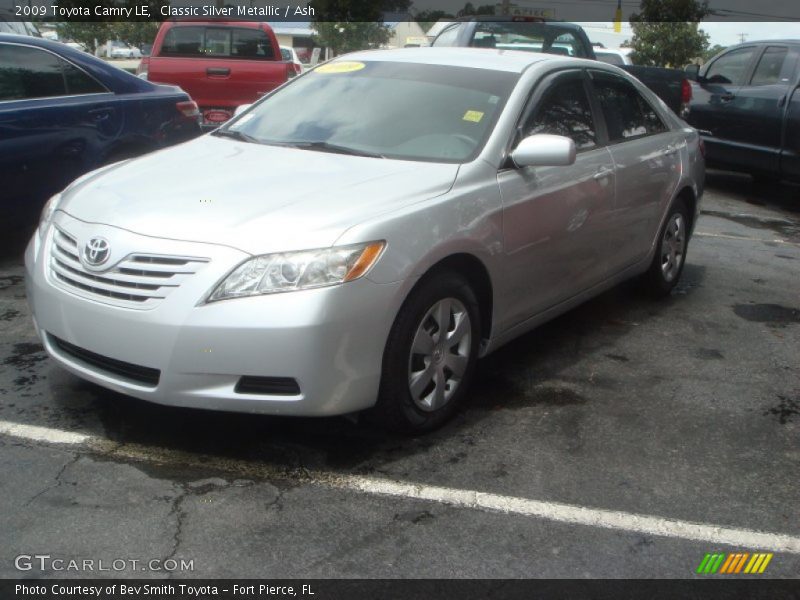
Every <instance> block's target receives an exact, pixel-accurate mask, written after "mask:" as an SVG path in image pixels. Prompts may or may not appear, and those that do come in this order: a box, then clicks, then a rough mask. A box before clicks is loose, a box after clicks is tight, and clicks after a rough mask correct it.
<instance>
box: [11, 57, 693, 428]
mask: <svg viewBox="0 0 800 600" xmlns="http://www.w3.org/2000/svg"><path fill="white" fill-rule="evenodd" d="M703 176H704V161H703V155H702V147H701V145H700V140H699V136H698V134H697V133H696V132H695V131H694V130H693V129H692V128H690V127H688V126H687V125H686V124H685V123H684V122H683V121H681V120H679V119H678V118H677V117H676V116H675V115H674V114H672V113H671V112H670V111H669V109H667V108H666V107H665V106H664V104H663V103H662V102H661V101H660V100H659V99H658V98H657V97H656V96H655V95H653V94H652V93H651V92H649V91H648V90H647V89H646V88H644V87H643V86H642V85H641V84H640V83H638V82H637V81H636V80H635V79H633V78H631V77H630V76H628V75H626V74H625V73H624V72H622V71H621V70H619V69H617V68H616V67H613V66H610V65H604V64H602V63H598V62H595V61H586V60H580V59H572V58H565V57H558V56H551V55H541V54H532V53H525V52H509V51H496V50H485V51H476V50H475V49H469V48H465V49H460V48H415V49H407V50H388V51H372V52H362V53H355V54H351V55H348V56H345V57H342V58H340V59H336V60H334V61H332V62H329V63H326V64H324V65H321V66H320V67H317V68H316V69H314V70H312V71H309V72H307V73H305V74H303V75H301V76H299V77H297V78H296V79H294V80H293V81H292V82H291V83H289V84H287V85H285V86H283V87H281V88H279V89H278V90H276V91H275V92H273V93H272V94H270V95H269V96H267V97H265V98H264V99H262V100H261V101H259V102H258V103H257V104H256V105H254V106H253V107H252V108H250V109H249V110H246V111H245V112H244V113H242V114H240V115H239V116H237V117H235V118H234V119H232V120H231V121H230V122H229V123H227V124H226V125H225V126H224V127H222V128H220V129H218V130H216V131H215V132H213V133H211V134H209V135H206V136H203V137H202V138H199V139H196V140H194V141H191V142H188V143H186V144H183V145H181V146H176V147H173V148H170V149H167V150H162V151H160V152H156V153H153V154H150V155H148V156H144V157H141V158H137V159H134V160H130V161H126V162H122V163H117V164H114V165H111V166H107V167H105V168H103V169H101V170H98V171H95V172H93V173H90V174H88V175H86V176H84V177H82V178H80V179H79V180H77V181H76V182H74V183H73V184H72V185H71V186H70V187H69V188H67V189H66V190H65V191H64V192H62V193H61V194H59V195H57V196H55V197H54V198H53V199H51V201H50V202H49V203H48V205H47V207H46V208H45V210H44V212H43V214H42V219H41V223H40V226H39V229H38V231H37V233H36V234H35V235H34V237H33V239H32V240H31V241H30V244H29V246H28V248H27V251H26V267H27V280H26V281H27V290H28V298H29V301H30V304H31V307H32V310H33V315H34V318H35V323H36V329H37V332H38V334H39V336H40V338H41V340H42V342H43V344H44V346H45V348H46V349H47V352H48V353H49V354H50V356H52V357H53V359H54V360H56V361H57V362H58V363H59V364H60V365H62V366H63V367H64V368H66V369H68V370H70V371H72V372H73V373H75V374H77V375H78V376H80V377H83V378H85V379H88V380H90V381H93V382H95V383H97V384H99V385H101V386H105V387H107V388H111V389H113V390H117V391H119V392H122V393H125V394H129V395H131V396H136V397H138V398H143V399H145V400H151V401H154V402H158V403H162V404H170V405H176V406H189V407H200V408H208V409H218V410H230V411H244V412H254V413H268V414H276V415H337V414H344V413H352V412H356V411H362V410H365V409H371V412H372V414H374V415H375V416H377V417H379V418H380V419H381V420H382V421H383V422H384V423H386V424H387V425H388V426H390V427H393V428H397V429H402V430H405V431H411V432H419V431H426V430H430V429H432V428H434V427H436V426H438V425H440V424H441V423H443V422H444V421H445V420H446V419H447V418H448V417H449V416H451V415H452V414H453V412H454V411H455V410H456V408H457V406H458V404H459V402H460V400H461V399H462V398H463V397H464V395H465V393H466V392H467V388H468V386H469V383H470V378H471V376H472V374H473V372H474V370H475V363H476V360H477V359H478V358H479V357H480V356H484V355H486V354H487V353H489V352H492V351H493V350H494V349H496V348H498V347H500V346H501V345H502V344H504V343H506V342H508V341H509V340H511V339H513V338H515V337H517V336H519V335H521V334H523V333H525V332H527V331H529V330H531V329H532V328H534V327H536V326H537V325H539V324H541V323H543V322H544V321H547V320H549V319H552V318H553V317H555V316H557V315H558V314H561V313H563V312H565V311H567V310H569V309H570V308H571V307H574V306H576V305H577V304H579V303H581V302H583V301H585V300H587V299H588V298H590V297H592V296H594V295H596V294H598V293H600V292H602V291H603V290H606V289H608V288H610V287H611V286H614V285H616V284H617V283H619V282H621V281H623V280H625V279H628V278H631V277H633V276H642V278H643V281H644V282H645V283H646V285H647V286H648V287H649V288H650V289H651V290H652V291H653V292H655V293H657V294H666V293H669V291H670V290H671V289H672V287H673V286H674V285H675V283H676V282H677V281H678V278H679V277H680V274H681V270H682V268H683V265H684V261H685V257H686V250H687V244H688V241H689V237H690V235H691V231H692V228H693V226H694V224H695V221H696V218H697V215H698V211H699V202H700V198H701V196H702V191H703Z"/></svg>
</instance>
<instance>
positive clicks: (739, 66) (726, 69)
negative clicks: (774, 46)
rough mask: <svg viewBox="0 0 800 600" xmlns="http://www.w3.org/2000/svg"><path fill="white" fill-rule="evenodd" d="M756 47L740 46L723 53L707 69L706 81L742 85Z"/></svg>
mask: <svg viewBox="0 0 800 600" xmlns="http://www.w3.org/2000/svg"><path fill="white" fill-rule="evenodd" d="M754 52H755V48H753V47H748V48H740V49H738V50H732V51H731V52H728V53H727V54H723V55H722V56H720V57H719V58H718V59H717V60H715V61H714V62H713V63H711V67H709V69H708V71H706V75H705V78H706V81H708V82H709V83H722V84H728V85H742V84H743V83H744V77H745V74H746V72H747V67H748V66H749V65H750V60H751V59H752V58H753V53H754Z"/></svg>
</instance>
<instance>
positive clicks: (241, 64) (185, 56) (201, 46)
mask: <svg viewBox="0 0 800 600" xmlns="http://www.w3.org/2000/svg"><path fill="white" fill-rule="evenodd" d="M137 74H139V75H140V76H141V75H142V74H146V75H145V76H146V78H147V79H148V80H149V81H152V82H154V83H167V84H171V85H177V86H179V87H181V88H182V89H183V90H184V91H185V92H187V93H188V94H189V95H190V96H191V97H192V99H193V100H194V101H195V102H197V105H198V106H199V107H200V112H201V113H202V115H203V124H204V125H206V126H217V125H219V124H220V123H223V122H225V121H227V120H228V119H229V118H231V117H232V116H233V112H234V111H235V110H236V107H237V106H239V105H241V104H252V103H253V102H255V101H256V100H258V98H259V97H260V96H262V95H264V94H266V93H267V92H271V91H272V90H274V89H275V88H276V87H278V86H279V85H281V84H282V83H284V82H286V80H287V79H288V78H289V77H290V76H292V75H294V71H293V66H292V65H291V63H288V62H286V61H284V60H283V57H282V56H281V50H280V46H279V45H278V40H277V38H276V37H275V34H274V33H273V31H272V28H271V27H270V26H269V25H268V24H267V23H256V22H250V21H220V20H213V21H166V22H165V23H162V24H161V27H160V28H159V30H158V34H157V35H156V39H155V42H154V44H153V50H152V53H151V55H150V57H149V58H145V59H142V62H141V64H140V65H139V69H138V70H137Z"/></svg>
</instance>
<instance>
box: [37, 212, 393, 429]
mask: <svg viewBox="0 0 800 600" xmlns="http://www.w3.org/2000/svg"><path fill="white" fill-rule="evenodd" d="M57 215H59V216H58V217H57V218H56V224H57V225H59V226H60V227H64V228H70V229H71V230H72V231H76V230H77V231H78V232H79V234H77V235H76V237H78V238H79V239H81V238H82V237H85V235H84V234H85V233H86V232H90V235H102V236H104V237H106V238H107V239H109V240H111V241H112V243H114V241H115V240H116V239H118V238H120V237H122V238H124V239H123V243H124V244H125V245H126V246H128V245H129V246H131V247H136V248H137V250H138V251H141V252H153V251H154V250H152V248H153V246H154V245H156V246H158V248H157V251H158V252H160V253H171V254H174V255H182V256H202V257H205V258H207V259H208V262H207V263H205V265H204V267H203V268H202V270H200V271H198V272H196V273H194V274H193V275H191V276H190V277H187V278H185V279H183V280H182V283H181V284H180V286H179V287H178V288H177V289H174V290H173V291H171V292H170V294H169V295H168V296H167V297H165V298H163V299H161V300H160V301H158V303H157V304H155V305H153V306H151V307H150V308H146V309H141V310H136V309H132V308H129V307H126V306H115V305H113V302H112V303H109V302H107V301H106V299H104V298H99V299H93V298H91V297H90V296H91V294H87V293H86V292H81V291H80V290H78V291H77V292H76V291H75V290H69V289H66V288H65V286H64V285H62V284H60V283H59V282H57V281H56V280H55V277H54V274H53V271H52V269H51V267H50V260H51V252H52V246H53V244H54V240H53V236H54V231H55V229H54V227H53V226H52V225H51V226H50V229H49V231H48V232H47V233H46V234H45V236H44V238H43V240H41V241H40V240H39V239H38V236H37V235H34V238H33V239H32V240H31V242H30V243H29V245H28V248H27V250H26V254H25V265H26V270H27V277H26V287H27V294H28V302H29V303H30V306H31V310H32V312H33V316H34V322H35V325H36V329H37V333H38V335H39V337H40V339H41V340H42V343H43V345H44V347H45V349H46V350H47V352H48V353H49V354H50V356H51V357H52V358H53V359H54V360H55V361H56V362H58V363H59V364H60V365H61V366H63V367H64V368H66V369H67V370H69V371H71V372H73V373H75V374H76V375H78V376H80V377H82V378H84V379H87V380H89V381H92V382H94V383H97V384H99V385H101V386H104V387H107V388H110V389H112V390H115V391H118V392H121V393H123V394H128V395H131V396H135V397H137V398H142V399H144V400H149V401H152V402H157V403H160V404H167V405H173V406H185V407H195V408H205V409H215V410H227V411H237V412H253V413H266V414H276V415H309V416H311V415H318V416H326V415H337V414H345V413H349V412H354V411H357V410H361V409H365V408H368V407H370V406H372V405H373V404H374V403H375V400H376V398H377V393H378V385H379V382H380V374H381V364H382V358H383V350H384V346H385V343H386V339H387V337H388V334H389V329H390V328H391V325H392V322H393V320H394V316H395V314H396V312H397V310H398V309H399V305H400V303H401V302H402V298H401V288H402V284H401V283H392V284H376V283H374V282H372V281H370V280H369V279H367V278H362V279H359V280H356V281H353V282H349V283H347V284H344V285H339V286H333V287H328V288H319V289H315V290H305V291H300V292H289V293H283V294H271V295H264V296H254V297H250V298H241V299H235V300H224V301H221V302H215V303H212V304H206V305H203V304H198V303H199V301H200V300H201V299H202V298H203V297H205V295H206V294H207V293H208V292H209V290H210V289H211V288H212V287H213V286H214V285H215V283H216V282H218V281H219V280H220V279H221V278H222V277H224V276H225V275H226V274H227V273H228V272H229V271H230V270H231V269H232V268H233V267H234V266H236V265H237V264H238V263H239V262H241V261H242V260H244V259H245V258H247V257H248V255H247V254H245V253H243V252H241V251H238V250H235V249H232V248H227V247H220V246H214V245H210V244H199V243H188V242H177V241H173V240H154V238H149V237H146V236H139V235H136V234H132V233H130V232H125V231H123V230H119V229H116V228H112V227H107V226H101V225H90V224H86V223H83V222H80V221H77V220H75V219H72V218H71V217H68V216H67V215H64V214H63V213H57ZM81 231H83V232H84V233H80V232H81ZM59 340H60V341H62V342H66V343H67V345H71V346H75V347H78V348H80V349H82V350H85V351H87V352H89V353H91V354H93V355H99V356H101V357H106V358H108V359H111V361H122V362H124V363H130V364H131V365H136V366H139V367H143V368H146V369H156V370H158V371H159V372H160V375H159V377H158V381H157V383H156V384H155V385H153V384H152V383H143V382H142V381H139V380H135V379H134V378H129V377H126V376H124V375H121V374H120V373H119V372H118V371H117V372H114V370H113V369H112V370H109V369H105V368H102V367H98V366H97V362H96V361H86V360H82V359H81V358H80V357H76V354H75V353H70V352H65V351H64V348H63V347H62V346H60V345H59V343H58V341H59ZM242 376H258V377H276V378H292V379H294V380H295V381H296V382H297V385H298V386H299V393H290V394H286V393H281V394H269V393H248V392H247V391H245V392H244V393H242V390H239V391H237V383H238V382H239V381H240V378H241V377H242Z"/></svg>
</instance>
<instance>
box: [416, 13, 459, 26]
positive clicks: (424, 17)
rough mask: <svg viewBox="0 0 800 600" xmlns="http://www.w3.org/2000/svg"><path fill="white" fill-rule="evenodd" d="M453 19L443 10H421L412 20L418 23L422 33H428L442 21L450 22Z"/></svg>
mask: <svg viewBox="0 0 800 600" xmlns="http://www.w3.org/2000/svg"><path fill="white" fill-rule="evenodd" d="M453 18H454V17H453V15H451V14H450V13H447V12H445V11H443V10H421V11H419V12H418V13H417V14H416V15H415V16H414V20H415V21H416V22H417V23H419V26H420V27H422V30H423V31H428V30H429V29H430V28H431V27H433V26H434V24H435V23H438V22H439V21H441V20H442V19H450V20H452V19H453Z"/></svg>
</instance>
